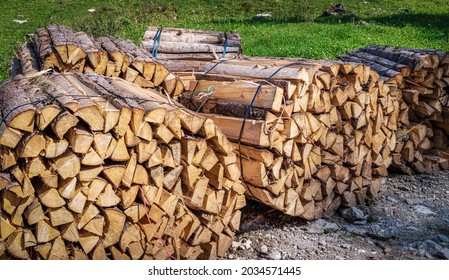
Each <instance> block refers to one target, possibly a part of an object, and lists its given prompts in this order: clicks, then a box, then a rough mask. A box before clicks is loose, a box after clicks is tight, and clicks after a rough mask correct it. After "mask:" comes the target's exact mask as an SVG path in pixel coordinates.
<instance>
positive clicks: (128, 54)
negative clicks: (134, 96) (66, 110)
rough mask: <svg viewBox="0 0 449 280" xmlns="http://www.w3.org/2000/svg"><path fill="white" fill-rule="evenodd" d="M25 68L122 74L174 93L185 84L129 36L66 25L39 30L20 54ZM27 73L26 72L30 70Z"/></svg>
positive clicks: (27, 69)
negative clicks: (90, 32) (100, 33)
mask: <svg viewBox="0 0 449 280" xmlns="http://www.w3.org/2000/svg"><path fill="white" fill-rule="evenodd" d="M19 58H20V60H21V62H22V65H24V64H27V67H23V66H22V68H23V69H24V70H23V71H25V72H27V73H28V72H29V71H33V70H34V71H40V70H47V69H53V70H54V71H57V72H77V73H97V74H100V75H104V76H107V77H120V78H123V79H125V80H126V81H129V82H133V83H135V84H137V85H139V86H141V87H144V88H155V87H162V88H163V89H164V90H165V91H166V92H167V93H168V94H171V95H173V96H177V95H179V94H180V93H181V92H183V90H184V88H183V84H182V83H181V82H180V80H179V79H178V78H177V77H176V76H175V75H173V74H172V73H170V71H169V70H168V69H167V68H166V67H165V66H164V65H162V64H160V63H158V62H157V61H156V60H154V59H153V58H152V56H151V54H150V53H149V52H148V51H146V50H144V49H143V48H140V47H138V46H136V45H135V44H134V43H133V42H131V41H129V40H123V39H119V38H115V37H112V36H103V37H98V38H95V39H94V38H92V37H90V36H89V35H87V34H86V33H84V32H73V31H72V30H71V29H70V28H69V27H66V26H63V25H49V26H48V27H47V28H40V29H38V30H36V32H35V34H34V36H33V37H32V38H31V43H28V44H26V45H24V46H22V48H21V50H20V54H19ZM27 73H24V74H27Z"/></svg>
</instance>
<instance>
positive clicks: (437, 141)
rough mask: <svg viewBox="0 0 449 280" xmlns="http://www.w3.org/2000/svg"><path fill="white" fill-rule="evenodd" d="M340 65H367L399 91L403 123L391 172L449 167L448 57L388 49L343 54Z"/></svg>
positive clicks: (446, 54) (354, 51)
mask: <svg viewBox="0 0 449 280" xmlns="http://www.w3.org/2000/svg"><path fill="white" fill-rule="evenodd" d="M340 59H341V60H343V61H351V62H361V63H365V64H366V65H369V66H370V67H371V68H372V69H373V70H375V71H377V72H378V73H379V74H380V75H381V76H383V78H385V79H387V80H388V83H389V84H390V85H394V84H395V85H396V86H397V87H399V88H401V89H402V97H403V101H401V105H400V108H401V112H406V111H407V113H408V116H405V115H403V119H404V120H405V119H406V118H407V117H408V118H409V119H410V122H409V123H407V122H403V123H402V124H403V125H402V126H401V127H400V129H399V130H398V132H397V137H398V144H397V146H396V148H395V150H394V153H393V164H392V165H391V168H393V169H394V170H395V171H400V172H404V173H406V174H414V173H427V174H430V173H432V172H434V171H437V170H446V169H448V168H449V140H448V135H449V125H448V120H449V53H448V52H445V51H438V50H417V49H407V48H400V47H388V46H369V47H366V48H361V49H360V50H353V51H349V52H347V53H346V54H345V55H343V56H341V57H340Z"/></svg>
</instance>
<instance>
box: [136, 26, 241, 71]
mask: <svg viewBox="0 0 449 280" xmlns="http://www.w3.org/2000/svg"><path fill="white" fill-rule="evenodd" d="M155 38H156V40H155ZM158 38H159V40H158ZM141 46H142V47H143V48H144V49H146V50H149V51H150V52H153V51H155V52H157V55H156V57H157V61H158V62H160V63H162V64H164V65H165V66H166V67H167V68H168V69H169V70H170V71H172V72H177V73H178V72H203V71H204V69H205V68H206V66H207V63H208V62H209V61H212V60H217V59H221V58H224V59H234V58H238V57H239V56H240V54H241V52H242V45H241V41H240V35H239V33H237V32H218V31H206V30H193V29H184V28H157V27H150V28H149V29H148V30H147V31H146V32H145V35H144V37H143V40H142V43H141ZM180 74H181V73H180ZM183 76H189V75H188V73H184V74H183Z"/></svg>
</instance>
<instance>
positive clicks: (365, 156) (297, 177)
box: [181, 57, 399, 220]
mask: <svg viewBox="0 0 449 280" xmlns="http://www.w3.org/2000/svg"><path fill="white" fill-rule="evenodd" d="M292 63H293V64H292ZM188 88H189V89H190V92H189V93H185V94H183V95H181V103H182V104H183V105H185V106H186V107H188V108H190V109H192V110H196V111H199V112H201V113H202V115H203V116H205V117H207V118H210V119H213V120H214V121H215V123H216V124H217V126H219V127H220V128H221V129H222V130H223V132H224V133H225V134H226V136H227V137H228V138H229V139H230V140H231V141H233V142H234V144H235V147H236V150H237V152H238V153H239V155H240V159H239V160H238V161H237V163H238V164H239V168H241V170H242V177H243V180H244V181H245V183H246V188H247V196H249V197H250V198H253V199H256V200H258V201H261V202H262V203H265V204H267V205H270V206H272V207H274V208H276V209H279V210H281V211H283V212H284V213H287V214H289V215H295V216H300V217H302V218H304V219H307V220H312V219H317V218H320V217H322V216H323V215H332V214H333V213H334V211H335V210H336V209H337V208H338V207H339V206H340V205H346V206H354V205H356V204H363V203H365V199H366V197H367V196H371V197H375V196H376V195H377V193H378V191H379V190H380V188H381V180H380V176H385V175H387V168H388V166H389V165H390V163H391V151H392V150H393V149H394V148H395V145H396V135H395V131H396V129H397V122H398V114H399V109H398V100H397V97H398V96H397V94H398V93H397V92H395V91H393V90H391V89H390V87H389V86H388V85H386V84H385V82H384V81H383V80H382V79H379V75H378V74H377V73H376V72H375V71H372V70H371V69H370V67H368V66H365V65H363V64H354V63H338V62H331V61H306V60H297V59H288V60H286V59H279V58H278V59H274V58H257V57H253V58H246V59H245V60H227V61H219V62H216V63H210V64H209V65H208V67H207V68H206V71H205V74H204V75H197V81H192V82H191V84H190V86H189V87H188ZM256 92H257V96H256V97H255V99H253V97H254V96H255V95H256ZM245 115H246V118H245ZM242 124H244V129H242V130H241V127H242ZM239 143H240V144H239Z"/></svg>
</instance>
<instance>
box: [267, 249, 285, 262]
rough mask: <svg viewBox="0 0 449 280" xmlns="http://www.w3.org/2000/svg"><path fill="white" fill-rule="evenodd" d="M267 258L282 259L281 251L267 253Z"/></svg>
mask: <svg viewBox="0 0 449 280" xmlns="http://www.w3.org/2000/svg"><path fill="white" fill-rule="evenodd" d="M268 259H270V260H282V254H281V252H278V251H274V252H272V253H271V254H269V255H268Z"/></svg>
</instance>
